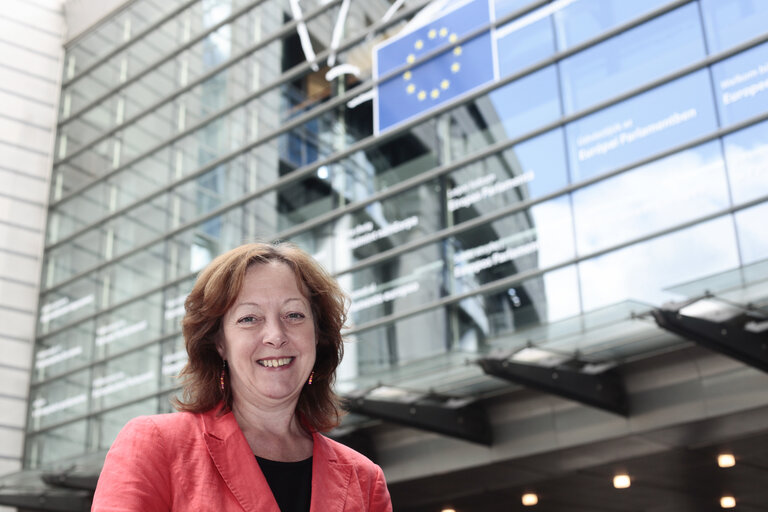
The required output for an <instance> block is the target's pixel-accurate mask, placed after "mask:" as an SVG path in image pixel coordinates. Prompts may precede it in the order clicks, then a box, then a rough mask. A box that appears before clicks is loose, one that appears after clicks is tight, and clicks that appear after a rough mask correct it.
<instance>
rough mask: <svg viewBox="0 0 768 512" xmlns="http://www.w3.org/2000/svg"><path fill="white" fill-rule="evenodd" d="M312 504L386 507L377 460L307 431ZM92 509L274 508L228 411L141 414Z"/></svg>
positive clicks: (320, 510) (127, 430)
mask: <svg viewBox="0 0 768 512" xmlns="http://www.w3.org/2000/svg"><path fill="white" fill-rule="evenodd" d="M313 441H314V448H313V451H312V502H311V505H310V512H341V511H348V512H353V511H354V512H360V511H371V512H391V510H392V504H391V502H390V498H389V491H388V490H387V484H386V483H385V481H384V474H383V473H382V471H381V468H379V466H377V465H376V464H374V463H373V462H371V461H370V460H368V459H367V458H366V457H364V456H363V455H361V454H359V453H357V452H356V451H354V450H352V449H351V448H348V447H346V446H344V445H342V444H340V443H337V442H335V441H333V440H331V439H328V438H326V437H324V436H322V435H320V434H317V433H316V434H313ZM91 510H92V511H95V512H117V511H134V512H138V511H141V512H152V511H171V510H173V511H206V510H215V511H234V510H236V511H242V510H246V511H248V512H280V509H279V508H278V506H277V502H276V501H275V498H274V497H273V495H272V491H271V490H270V488H269V484H268V483H267V481H266V479H265V478H264V474H263V473H262V472H261V469H260V468H259V464H258V462H257V461H256V457H254V455H253V452H252V451H251V448H250V446H249V445H248V442H247V441H246V439H245V436H244V435H243V432H242V431H241V430H240V426H239V425H238V424H237V421H236V420H235V417H234V415H233V414H232V412H231V411H230V412H228V413H226V414H223V415H220V416H217V414H216V411H209V412H207V413H202V414H193V413H184V412H181V413H172V414H160V415H156V416H142V417H139V418H135V419H133V420H131V421H130V422H128V424H127V425H126V426H125V427H124V428H123V429H122V430H121V431H120V434H118V436H117V439H116V440H115V442H114V444H113V445H112V448H110V450H109V453H108V454H107V458H106V460H105V461H104V468H103V469H102V471H101V475H100V477H99V483H98V485H97V486H96V493H95V495H94V497H93V507H92V509H91Z"/></svg>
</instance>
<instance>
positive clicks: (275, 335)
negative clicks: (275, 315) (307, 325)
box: [262, 319, 288, 348]
mask: <svg viewBox="0 0 768 512" xmlns="http://www.w3.org/2000/svg"><path fill="white" fill-rule="evenodd" d="M262 342H263V343H264V344H265V345H269V346H271V347H274V348H280V347H282V346H283V345H285V344H286V343H287V342H288V338H287V337H286V335H285V330H284V329H283V325H282V323H280V320H279V319H271V320H267V322H266V324H265V325H264V331H263V338H262Z"/></svg>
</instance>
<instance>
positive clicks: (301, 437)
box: [232, 402, 313, 462]
mask: <svg viewBox="0 0 768 512" xmlns="http://www.w3.org/2000/svg"><path fill="white" fill-rule="evenodd" d="M232 412H233V414H234V415H235V419H236V420H237V423H238V425H239V426H240V429H241V430H242V431H243V434H244V435H245V439H246V440H247V441H248V444H249V446H250V447H251V451H252V452H253V453H254V455H258V456H259V457H262V458H265V459H269V460H276V461H281V462H296V461H299V460H304V459H307V458H309V457H311V456H312V446H313V443H312V436H311V435H310V434H309V433H308V432H307V431H306V430H304V428H302V426H301V422H300V421H299V418H298V417H297V415H296V413H295V409H287V408H286V409H279V410H270V411H264V410H261V409H258V408H256V407H253V406H251V405H249V404H242V403H237V402H235V403H234V404H233V405H232Z"/></svg>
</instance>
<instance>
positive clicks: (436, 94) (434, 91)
mask: <svg viewBox="0 0 768 512" xmlns="http://www.w3.org/2000/svg"><path fill="white" fill-rule="evenodd" d="M429 95H430V96H432V99H433V100H434V99H437V97H438V96H440V91H438V90H437V89H432V92H431V93H429Z"/></svg>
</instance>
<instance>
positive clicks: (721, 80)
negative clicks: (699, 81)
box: [712, 11, 768, 126]
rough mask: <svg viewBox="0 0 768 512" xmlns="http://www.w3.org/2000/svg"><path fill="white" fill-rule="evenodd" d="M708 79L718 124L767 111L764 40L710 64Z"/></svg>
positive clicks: (767, 45) (767, 72) (767, 50)
mask: <svg viewBox="0 0 768 512" xmlns="http://www.w3.org/2000/svg"><path fill="white" fill-rule="evenodd" d="M766 12H768V11H766ZM712 79H713V80H714V83H715V91H716V93H717V94H716V98H717V109H718V112H719V113H720V124H721V125H722V126H728V125H731V124H734V123H737V122H739V121H743V120H745V119H749V118H751V117H754V116H757V115H759V114H762V113H764V112H766V111H768V43H764V44H762V45H760V46H757V47H756V48H752V49H751V50H747V51H745V52H742V53H739V54H738V55H736V56H734V57H731V58H729V59H726V60H724V61H722V62H718V63H717V64H714V65H713V66H712Z"/></svg>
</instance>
